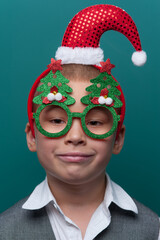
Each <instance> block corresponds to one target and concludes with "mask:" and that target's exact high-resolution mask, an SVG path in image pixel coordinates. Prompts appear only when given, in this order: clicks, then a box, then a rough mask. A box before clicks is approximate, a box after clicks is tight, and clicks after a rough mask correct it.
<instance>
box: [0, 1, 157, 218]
mask: <svg viewBox="0 0 160 240" xmlns="http://www.w3.org/2000/svg"><path fill="white" fill-rule="evenodd" d="M100 3H108V4H114V5H117V6H119V7H121V8H123V9H125V10H126V11H127V12H128V13H129V14H130V15H131V16H132V18H133V19H134V21H135V22H136V25H137V27H138V30H139V33H140V36H141V42H142V47H143V49H144V50H146V52H147V54H148V61H147V64H146V65H145V66H144V67H142V68H138V67H135V66H134V65H133V64H132V62H131V60H130V58H131V54H132V52H133V51H134V50H133V47H132V45H131V44H130V42H129V41H128V40H127V38H125V37H124V36H123V35H122V34H120V33H118V32H112V31H110V32H107V33H105V34H104V35H103V36H102V38H101V47H102V48H103V49H104V52H105V57H106V59H107V58H108V57H109V58H110V59H111V62H112V63H114V64H115V65H116V68H115V69H114V70H113V71H112V74H113V75H114V77H115V78H116V79H117V80H118V81H119V82H120V83H121V86H122V89H123V90H124V94H125V97H126V103H127V111H126V119H125V125H126V129H127V130H126V139H125V146H124V148H123V150H122V152H121V154H120V155H117V156H113V158H112V160H111V162H110V163H109V167H108V172H109V174H110V176H111V177H112V178H113V180H114V181H116V182H118V183H119V184H120V185H121V186H123V188H124V189H125V190H126V191H127V192H128V193H129V194H130V195H131V196H133V197H134V198H136V199H137V200H139V201H141V202H143V203H144V204H145V205H147V206H148V207H150V208H151V209H153V210H154V211H156V212H157V213H158V214H159V215H160V206H159V202H160V201H159V200H160V187H159V179H160V177H159V172H160V141H159V136H160V107H159V105H160V94H159V92H160V91H159V89H160V79H159V69H160V63H159V53H160V51H159V43H160V30H159V29H160V28H159V23H160V14H159V9H160V1H159V0H155V1H150V0H141V1H139V0H135V1H126V0H123V1H120V0H116V1H112V0H108V1H103V0H101V1H98V0H97V1H95V0H92V1H91V0H90V1H89V0H85V1H84V0H81V1H73V0H72V1H71V0H68V1H65V0H61V1H53V0H52V1H51V0H46V1H44V0H43V1H42V0H34V1H31V0H23V1H20V0H15V1H11V0H7V1H6V0H1V3H0V24H1V27H0V31H1V37H0V56H1V62H0V66H1V72H0V73H1V83H0V86H1V88H0V89H1V90H0V101H1V113H0V114H1V115H0V116H1V117H0V126H1V131H0V132H1V133H0V184H1V187H0V193H1V194H0V195H1V201H0V202H1V204H0V212H2V211H4V210H5V209H7V208H9V207H10V206H11V205H13V204H14V203H15V202H16V201H18V200H19V199H21V198H23V197H25V196H26V195H28V194H29V193H31V191H32V190H33V188H34V187H35V186H36V185H37V184H38V183H39V182H40V181H42V180H43V179H44V176H45V173H44V170H43V169H42V167H41V166H40V164H39V162H38V160H37V156H36V154H35V153H31V152H29V150H28V149H27V145H26V139H25V132H24V128H25V124H26V122H27V97H28V94H29V91H30V88H31V86H32V84H33V82H34V80H35V79H36V78H37V76H39V74H40V73H41V72H42V71H44V70H45V69H46V66H47V64H48V63H49V62H50V58H51V57H54V54H55V51H56V49H57V47H58V46H60V45H61V40H62V37H63V34H64V31H65V29H66V27H67V25H68V22H69V21H70V20H71V18H72V17H73V16H74V15H75V14H76V13H77V12H78V11H80V10H81V9H83V8H85V7H87V6H89V5H94V4H100Z"/></svg>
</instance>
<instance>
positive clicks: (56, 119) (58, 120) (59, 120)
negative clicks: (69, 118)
mask: <svg viewBox="0 0 160 240" xmlns="http://www.w3.org/2000/svg"><path fill="white" fill-rule="evenodd" d="M50 122H51V123H53V124H57V125H58V124H64V123H65V121H64V120H62V119H60V118H55V119H51V120H50Z"/></svg>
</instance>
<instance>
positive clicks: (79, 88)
mask: <svg viewBox="0 0 160 240" xmlns="http://www.w3.org/2000/svg"><path fill="white" fill-rule="evenodd" d="M62 68H63V70H62V71H61V73H62V74H63V76H64V77H65V78H66V79H68V80H69V82H68V83H67V86H68V87H70V88H71V89H72V92H71V93H70V94H69V96H70V97H71V100H72V99H74V100H75V101H74V102H73V104H71V105H68V106H67V108H68V109H69V111H70V114H72V113H75V112H79V113H82V112H84V111H85V109H86V107H87V105H86V104H84V103H82V102H81V99H82V98H84V97H85V96H86V97H87V99H89V98H88V96H89V94H90V92H88V91H86V88H87V87H89V86H91V82H90V80H91V79H96V78H97V77H98V76H100V74H101V73H100V71H99V70H98V69H96V68H95V67H93V66H84V65H79V64H69V65H63V66H62ZM51 73H52V71H51ZM57 73H58V72H57ZM57 73H55V74H57ZM102 74H103V73H102ZM102 80H103V79H102ZM42 81H43V80H42ZM53 81H54V80H53ZM103 81H106V80H103ZM61 82H63V81H62V79H61ZM43 84H44V86H45V84H46V83H43ZM43 84H39V86H42V85H43ZM49 85H50V84H49ZM93 85H94V84H93ZM96 85H97V84H96ZM47 86H48V82H47ZM47 86H46V87H47ZM107 86H108V84H106V87H107ZM49 87H50V89H52V86H49ZM59 89H61V88H59ZM95 90H96V89H95ZM95 90H93V92H94V91H95ZM60 91H61V93H62V92H63V91H62V89H61V90H60ZM38 93H39V94H38ZM63 93H64V94H65V91H64V92H63ZM40 94H42V92H35V95H34V98H35V97H39V96H40ZM47 95H48V94H47ZM55 95H56V94H55ZM42 99H43V100H44V99H45V97H42ZM92 99H93V98H92ZM106 99H107V98H106ZM56 102H58V101H56V100H54V101H52V103H47V104H46V105H44V104H45V103H42V105H44V109H43V110H42V111H41V113H40V114H39V122H40V124H41V126H42V127H43V129H45V130H46V131H48V132H49V133H57V132H60V131H62V130H63V129H64V128H65V127H66V125H67V121H68V113H67V112H66V111H65V110H64V108H62V106H63V107H64V104H65V101H64V102H61V103H60V104H59V105H56V104H55V103H56ZM42 105H41V104H39V105H38V104H35V103H34V104H33V112H34V113H36V112H37V110H38V108H40V107H41V106H42ZM99 105H100V104H92V106H93V108H92V109H91V110H90V111H88V114H87V115H86V118H85V124H86V126H87V128H88V129H89V131H91V133H94V134H96V135H102V134H104V133H105V132H108V131H109V130H110V129H111V128H112V126H113V116H112V113H111V112H110V111H109V105H108V108H105V107H104V106H103V104H102V106H99ZM116 111H117V116H118V115H120V109H118V108H117V110H116ZM32 121H33V126H34V134H35V135H34V134H33V133H32V131H31V128H30V126H29V124H28V125H27V128H26V132H27V143H28V147H29V149H30V150H31V151H37V155H38V158H39V161H40V163H41V164H42V166H43V167H44V169H45V170H46V172H47V175H48V177H49V176H54V177H56V178H58V179H59V180H63V181H66V182H69V181H71V182H72V181H73V180H74V181H75V184H76V183H78V182H79V181H80V180H82V179H83V181H84V182H85V181H86V180H88V181H89V180H91V178H94V177H97V175H100V174H101V173H102V171H103V172H104V171H105V168H106V166H107V164H108V162H109V160H110V157H111V155H112V153H115V154H118V153H119V152H120V150H121V148H122V146H123V141H124V133H125V128H124V126H122V127H121V129H120V131H119V134H118V137H117V139H116V141H115V138H116V130H115V131H114V132H113V134H111V135H109V136H108V137H107V138H102V139H98V138H93V137H91V136H89V135H87V134H86V133H85V131H84V130H83V128H82V125H81V121H82V120H81V119H80V118H78V117H75V118H73V119H72V124H71V127H70V129H69V131H67V133H66V134H64V135H62V136H60V137H47V136H46V135H44V134H43V132H42V133H41V132H40V131H39V130H38V128H37V126H36V123H35V119H32ZM34 136H35V137H34Z"/></svg>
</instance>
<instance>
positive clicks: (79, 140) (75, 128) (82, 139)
mask: <svg viewBox="0 0 160 240" xmlns="http://www.w3.org/2000/svg"><path fill="white" fill-rule="evenodd" d="M65 143H66V144H73V145H85V144H86V134H85V132H84V131H83V129H82V126H81V122H80V119H73V121H72V126H71V128H70V130H69V131H68V133H67V134H66V135H65Z"/></svg>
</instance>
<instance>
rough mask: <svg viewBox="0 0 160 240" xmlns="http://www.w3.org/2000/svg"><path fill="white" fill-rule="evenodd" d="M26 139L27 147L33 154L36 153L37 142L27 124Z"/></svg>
mask: <svg viewBox="0 0 160 240" xmlns="http://www.w3.org/2000/svg"><path fill="white" fill-rule="evenodd" d="M25 133H26V139H27V146H28V148H29V150H30V151H31V152H36V141H35V137H34V136H33V134H32V131H31V127H30V124H29V123H27V124H26V128H25Z"/></svg>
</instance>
